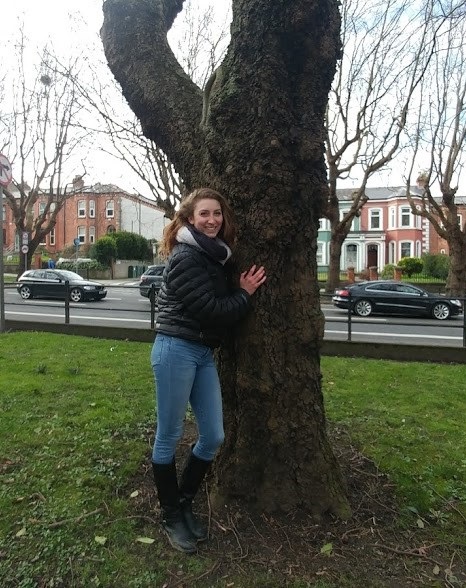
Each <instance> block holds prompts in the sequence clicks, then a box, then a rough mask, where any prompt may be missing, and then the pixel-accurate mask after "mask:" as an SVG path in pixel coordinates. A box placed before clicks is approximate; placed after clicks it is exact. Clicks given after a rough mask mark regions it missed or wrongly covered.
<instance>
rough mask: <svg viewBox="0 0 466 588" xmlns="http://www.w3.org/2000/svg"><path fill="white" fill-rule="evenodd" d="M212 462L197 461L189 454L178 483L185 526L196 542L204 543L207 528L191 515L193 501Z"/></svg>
mask: <svg viewBox="0 0 466 588" xmlns="http://www.w3.org/2000/svg"><path fill="white" fill-rule="evenodd" d="M211 463H212V462H210V461H205V460H203V459H199V458H198V457H196V456H195V455H194V453H193V452H192V450H191V452H190V453H189V456H188V460H187V462H186V465H185V468H184V470H183V473H182V474H181V482H180V504H181V512H182V514H183V518H184V521H185V523H186V526H187V527H188V529H189V530H190V532H191V534H192V535H194V537H195V538H196V539H197V540H198V541H205V540H206V539H207V537H208V530H207V527H206V526H205V525H204V524H203V523H201V521H200V520H199V519H198V518H196V516H195V515H194V514H193V509H192V504H193V499H194V497H195V495H196V493H197V491H198V489H199V486H200V485H201V484H202V480H203V479H204V477H205V475H206V473H207V470H208V469H209V466H210V464H211Z"/></svg>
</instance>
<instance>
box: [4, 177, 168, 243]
mask: <svg viewBox="0 0 466 588" xmlns="http://www.w3.org/2000/svg"><path fill="white" fill-rule="evenodd" d="M76 188H77V189H78V190H80V191H79V192H76V193H75V194H73V195H72V196H70V197H69V198H68V199H67V200H66V201H65V204H64V206H63V208H62V210H61V211H60V212H59V214H58V215H57V222H56V225H55V228H54V229H53V230H52V231H51V232H50V233H49V234H48V235H47V236H46V237H45V241H44V242H43V243H41V246H42V247H43V248H44V249H45V250H46V251H47V252H48V253H49V254H56V253H59V252H61V251H63V249H64V248H65V247H71V246H73V243H74V240H75V239H79V242H80V244H81V245H92V244H93V243H95V241H97V239H100V238H101V237H103V236H104V235H107V234H109V233H113V232H115V231H129V232H132V233H137V234H139V235H142V236H143V237H145V238H146V239H152V240H156V241H159V240H160V239H161V237H162V232H163V228H164V226H165V224H166V223H167V219H166V218H165V216H164V212H163V211H162V210H161V209H160V208H158V207H157V206H156V205H155V204H154V201H153V200H150V199H148V198H144V197H143V196H139V195H133V194H129V193H127V192H125V191H124V190H121V188H118V186H114V185H111V184H110V185H102V184H95V185H94V186H90V187H84V185H83V184H82V183H81V185H79V180H77V182H76V183H75V189H76ZM4 202H5V201H4ZM46 202H47V198H46V197H44V198H40V197H39V199H38V201H37V202H36V203H35V205H34V206H35V210H34V216H38V215H39V214H41V212H42V211H43V210H44V208H45V205H46ZM3 219H4V221H3V236H4V247H5V250H6V252H17V251H19V249H20V247H21V236H20V235H18V234H17V231H16V226H15V224H14V221H13V214H12V211H11V209H10V207H9V206H8V204H4V205H3Z"/></svg>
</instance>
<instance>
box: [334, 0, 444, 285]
mask: <svg viewBox="0 0 466 588" xmlns="http://www.w3.org/2000/svg"><path fill="white" fill-rule="evenodd" d="M341 12H342V43H343V58H342V60H341V61H340V64H339V67H338V71H337V75H336V76H335V79H334V81H333V85H332V89H331V93H330V100H329V104H328V107H327V112H326V138H325V142H326V157H327V163H328V169H329V190H328V200H327V206H326V208H325V211H324V215H325V217H326V218H328V219H329V221H330V227H331V240H330V256H329V271H328V279H327V283H326V286H325V289H326V291H327V292H333V291H334V289H335V288H336V287H337V286H338V284H339V281H340V259H341V250H342V245H343V242H344V241H345V239H346V237H347V236H348V233H349V231H350V229H351V224H352V222H353V219H354V218H355V217H356V216H359V215H360V213H361V209H362V207H363V206H364V205H365V204H366V202H367V196H366V194H365V191H366V187H367V183H368V181H369V179H370V178H371V177H372V176H373V175H374V174H375V173H376V172H378V171H379V170H381V169H383V168H384V167H386V166H387V164H389V163H390V162H391V161H392V160H393V159H394V157H395V156H396V155H397V154H398V153H399V151H400V150H401V148H402V147H403V142H402V138H403V136H404V132H405V128H406V121H407V116H408V112H409V106H410V103H411V101H412V99H413V96H414V95H415V92H416V89H417V87H418V86H419V84H420V81H421V80H422V78H423V75H424V72H425V69H426V67H427V65H428V63H429V61H430V59H431V56H432V51H433V48H434V46H435V39H436V36H435V34H436V31H435V29H434V28H432V27H431V24H430V22H431V21H430V20H429V17H430V8H429V7H424V8H423V9H421V10H420V11H419V12H417V13H416V12H415V10H414V7H413V5H412V3H410V2H405V0H388V2H386V3H380V2H378V1H377V0H373V1H371V2H369V3H368V2H367V1H366V0H345V1H344V2H342V8H341ZM356 172H359V174H360V180H358V185H357V187H355V188H354V190H353V193H352V197H351V201H350V202H348V206H347V207H346V209H345V210H344V212H343V214H342V216H341V218H340V203H339V200H338V197H337V189H338V184H339V183H340V182H341V181H342V180H345V179H347V178H349V177H350V176H351V174H352V173H356Z"/></svg>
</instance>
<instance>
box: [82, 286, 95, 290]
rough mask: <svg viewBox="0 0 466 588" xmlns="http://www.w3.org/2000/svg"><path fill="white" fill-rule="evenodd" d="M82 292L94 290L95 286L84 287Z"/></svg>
mask: <svg viewBox="0 0 466 588" xmlns="http://www.w3.org/2000/svg"><path fill="white" fill-rule="evenodd" d="M84 290H95V286H84Z"/></svg>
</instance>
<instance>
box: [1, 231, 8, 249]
mask: <svg viewBox="0 0 466 588" xmlns="http://www.w3.org/2000/svg"><path fill="white" fill-rule="evenodd" d="M2 232H3V245H4V246H5V247H6V246H7V245H8V243H7V242H6V229H2Z"/></svg>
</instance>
